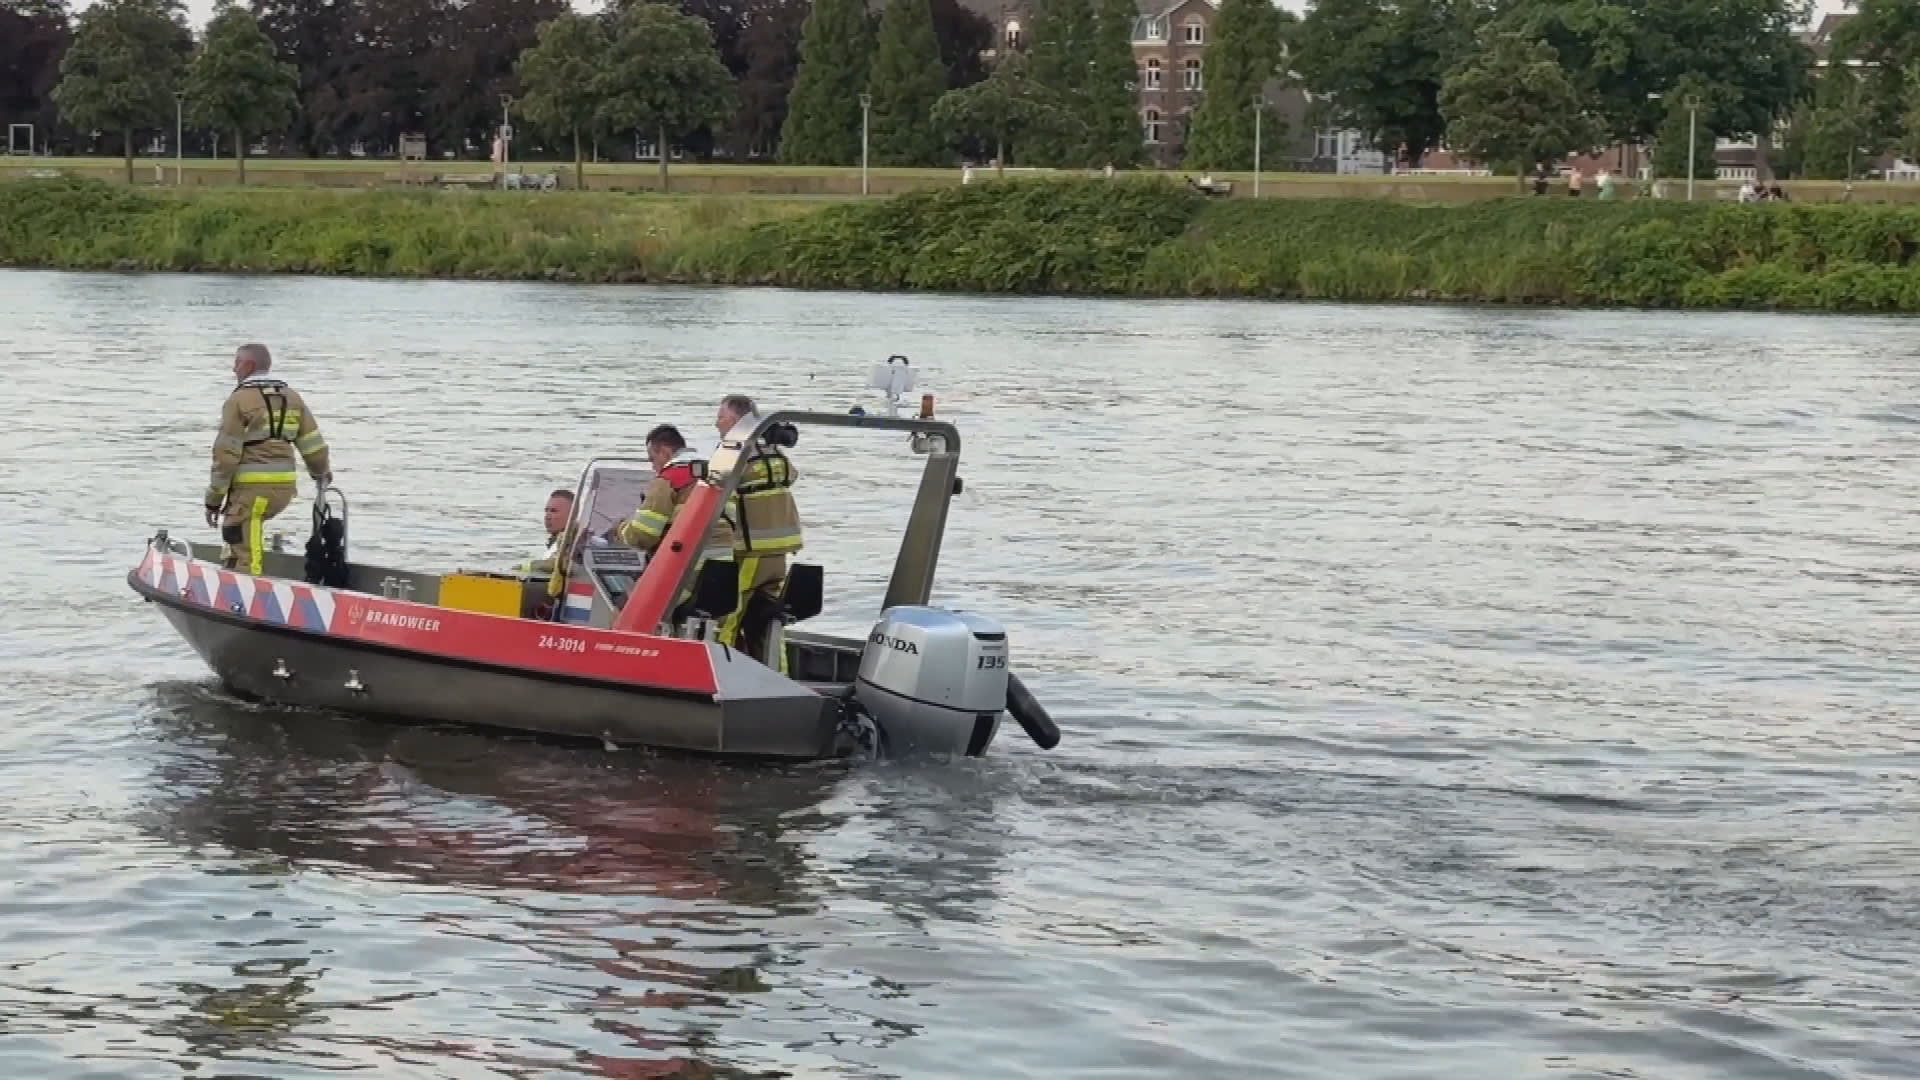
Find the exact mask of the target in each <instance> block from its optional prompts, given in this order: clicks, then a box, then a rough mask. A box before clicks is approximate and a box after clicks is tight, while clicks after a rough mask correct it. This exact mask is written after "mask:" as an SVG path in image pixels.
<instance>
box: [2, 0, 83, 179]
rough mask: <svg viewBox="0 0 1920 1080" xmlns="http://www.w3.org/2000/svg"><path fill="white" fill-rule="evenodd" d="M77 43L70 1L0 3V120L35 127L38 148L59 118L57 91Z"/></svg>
mask: <svg viewBox="0 0 1920 1080" xmlns="http://www.w3.org/2000/svg"><path fill="white" fill-rule="evenodd" d="M72 41H73V29H72V22H71V20H70V19H69V17H68V15H67V5H66V2H65V0H0V118H5V120H6V121H7V122H9V123H15V124H32V125H33V126H34V141H35V142H36V143H38V144H42V145H44V144H45V142H46V141H47V140H48V139H49V138H50V137H51V135H52V134H53V132H52V129H53V126H54V123H55V121H56V120H57V119H58V116H59V113H58V111H57V110H56V109H55V108H54V105H53V97H52V94H53V87H54V83H56V82H57V81H59V78H60V58H61V57H62V56H64V55H65V54H66V51H67V46H68V45H69V44H70V43H71V42H72ZM29 149H31V147H29Z"/></svg>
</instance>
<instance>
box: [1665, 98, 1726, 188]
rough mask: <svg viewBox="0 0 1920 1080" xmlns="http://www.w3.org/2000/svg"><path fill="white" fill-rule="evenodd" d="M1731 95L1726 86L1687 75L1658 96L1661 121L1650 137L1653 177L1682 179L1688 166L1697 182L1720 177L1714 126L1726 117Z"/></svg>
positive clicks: (1716, 131) (1717, 133)
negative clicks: (1691, 168)
mask: <svg viewBox="0 0 1920 1080" xmlns="http://www.w3.org/2000/svg"><path fill="white" fill-rule="evenodd" d="M1730 93H1731V92H1730V91H1729V90H1728V89H1727V88H1725V87H1720V86H1714V85H1712V84H1710V83H1708V82H1707V81H1706V80H1705V79H1702V78H1700V77H1699V76H1697V75H1690V76H1688V77H1686V78H1684V79H1681V80H1680V82H1679V84H1678V85H1676V86H1674V87H1673V89H1672V90H1670V91H1668V92H1667V93H1666V94H1664V95H1662V96H1661V98H1660V99H1659V100H1660V103H1661V104H1662V106H1663V109H1664V111H1663V113H1662V116H1663V119H1662V120H1661V122H1660V126H1659V127H1658V128H1657V129H1655V131H1654V138H1653V171H1654V174H1655V175H1657V176H1680V177H1684V176H1686V175H1687V167H1688V164H1689V163H1691V164H1692V167H1693V178H1694V179H1696V180H1711V179H1713V178H1714V177H1715V176H1718V175H1719V173H1720V164H1719V162H1718V161H1717V160H1716V159H1715V157H1714V147H1716V146H1717V145H1719V130H1718V129H1716V128H1715V127H1714V124H1715V123H1716V122H1720V119H1719V118H1720V117H1721V116H1723V115H1724V114H1725V110H1726V100H1727V98H1728V97H1729V96H1730ZM1689 138H1691V139H1692V151H1691V152H1689V151H1688V139H1689Z"/></svg>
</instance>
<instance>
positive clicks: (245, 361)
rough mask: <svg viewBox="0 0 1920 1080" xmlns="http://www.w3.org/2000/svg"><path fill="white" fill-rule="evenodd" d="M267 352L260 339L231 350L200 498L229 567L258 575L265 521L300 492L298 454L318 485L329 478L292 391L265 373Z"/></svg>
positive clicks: (323, 451) (269, 364)
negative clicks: (229, 388) (228, 388)
mask: <svg viewBox="0 0 1920 1080" xmlns="http://www.w3.org/2000/svg"><path fill="white" fill-rule="evenodd" d="M272 368H273V355H272V354H271V353H269V352H268V351H267V347H266V346H265V345H259V344H247V345H242V346H240V347H239V348H238V349H236V350H234V353H233V378H234V382H235V383H236V385H235V386H234V388H233V392H232V393H230V394H228V395H227V400H226V403H225V404H224V405H222V406H221V407H220V430H219V432H218V433H217V434H216V435H215V436H214V439H213V471H212V476H211V479H210V480H209V481H208V483H207V493H206V497H205V498H204V499H203V500H201V501H202V502H203V503H204V504H205V507H206V511H207V524H209V525H216V524H217V525H219V526H220V539H221V541H222V542H223V543H224V544H225V545H226V552H225V554H224V555H223V556H222V558H221V562H222V564H223V565H225V566H226V567H227V568H228V569H231V570H238V571H240V572H241V573H243V574H254V575H258V574H259V573H260V571H261V566H262V557H263V555H264V550H263V549H264V547H265V540H264V535H263V534H264V533H265V526H266V523H267V522H268V521H269V520H271V519H272V518H273V517H274V516H275V515H277V514H279V513H280V511H282V510H285V509H286V508H287V504H288V503H290V502H292V501H293V497H294V496H295V495H297V494H299V489H298V486H297V484H296V481H297V480H298V479H299V474H298V473H297V472H296V471H295V468H294V458H295V457H296V456H298V457H299V458H300V460H301V461H303V462H305V463H306V466H307V472H308V474H309V475H311V476H312V477H313V482H314V483H315V484H318V485H319V486H320V487H321V488H325V487H326V486H327V485H329V484H331V483H332V482H333V473H332V463H331V461H330V460H329V455H328V453H327V441H326V440H325V439H324V438H322V437H321V436H320V426H319V424H317V423H315V422H314V419H313V412H312V410H310V409H308V408H307V403H306V401H305V400H303V399H302V398H301V397H300V394H299V392H298V391H296V390H294V389H292V388H290V387H289V386H287V384H286V383H284V382H281V381H280V380H278V379H275V378H273V377H272V376H270V375H268V374H267V373H268V371H270V370H271V369H272Z"/></svg>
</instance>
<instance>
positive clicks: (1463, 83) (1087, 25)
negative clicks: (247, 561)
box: [0, 0, 1920, 175]
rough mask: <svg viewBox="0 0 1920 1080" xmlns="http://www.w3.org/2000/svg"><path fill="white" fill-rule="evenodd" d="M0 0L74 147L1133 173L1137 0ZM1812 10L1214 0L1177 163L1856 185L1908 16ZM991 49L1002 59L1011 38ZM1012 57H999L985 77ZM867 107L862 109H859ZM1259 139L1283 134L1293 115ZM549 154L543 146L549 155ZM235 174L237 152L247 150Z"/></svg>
mask: <svg viewBox="0 0 1920 1080" xmlns="http://www.w3.org/2000/svg"><path fill="white" fill-rule="evenodd" d="M65 2H66V0H0V116H4V118H6V119H9V120H12V119H15V118H19V119H22V120H25V121H27V122H32V123H34V124H36V125H37V126H38V128H39V130H40V131H41V132H43V133H51V135H52V139H53V141H54V143H55V145H61V146H62V147H63V148H66V147H74V148H86V147H88V146H89V145H90V144H91V141H92V137H93V133H95V132H105V133H111V134H115V135H118V136H119V137H120V141H121V143H122V144H123V148H124V150H125V152H126V153H128V155H129V160H130V155H131V149H132V143H133V136H134V134H135V133H136V132H140V131H146V130H153V129H161V130H164V129H166V128H167V127H169V126H170V125H169V122H170V121H171V120H172V119H173V107H174V105H175V97H176V93H178V94H179V101H180V103H181V105H182V106H183V108H184V109H185V112H186V116H187V118H188V119H189V121H190V122H191V123H192V124H193V125H194V126H195V127H196V128H198V129H204V130H211V131H219V132H223V133H227V134H231V135H233V136H234V138H235V139H236V140H237V145H241V146H244V145H245V140H246V139H248V138H254V137H260V136H264V137H267V138H268V140H269V141H270V142H274V143H277V144H278V147H277V148H278V149H279V150H280V151H281V152H291V153H296V154H311V155H326V154H339V153H343V152H348V151H349V149H350V148H352V147H355V146H359V147H362V148H364V149H365V150H366V151H367V152H369V153H374V154H381V153H390V152H391V151H392V150H393V148H394V147H395V146H396V144H397V143H398V140H399V136H400V135H401V134H402V133H404V132H423V133H424V134H425V135H426V136H427V138H428V140H429V143H430V144H431V145H433V146H434V147H435V148H436V149H445V150H452V151H453V152H455V153H457V154H483V153H485V152H486V151H487V149H488V148H489V147H490V144H491V136H492V133H493V131H494V129H495V127H496V125H498V124H499V123H500V121H501V118H502V109H503V106H504V104H505V103H504V102H503V100H502V99H503V98H511V99H512V101H513V102H514V104H513V111H514V112H515V113H516V114H517V115H516V119H524V120H525V121H527V124H526V128H528V129H530V130H526V131H523V132H522V133H519V134H518V135H517V137H516V139H515V150H516V151H517V152H520V156H525V153H524V151H527V150H533V151H536V152H538V151H541V150H546V151H552V152H557V153H558V154H560V155H564V156H569V157H574V158H575V159H576V160H578V159H579V158H581V157H584V156H586V153H587V150H588V148H589V147H592V146H595V145H596V144H598V145H599V147H600V150H601V154H600V156H603V157H620V156H623V149H624V148H623V146H622V140H624V139H627V138H630V137H631V136H632V135H633V134H634V133H635V132H636V131H637V132H638V133H640V135H641V136H642V137H643V138H646V139H648V140H649V141H654V142H656V143H657V144H658V145H659V146H660V148H661V151H662V153H661V157H662V161H663V167H664V160H665V149H666V147H667V146H668V144H669V143H673V144H677V145H679V146H680V147H682V148H684V149H685V150H686V151H688V152H690V153H692V154H694V155H695V156H706V155H709V154H713V153H716V152H718V153H724V154H726V155H727V156H730V157H732V158H734V159H745V158H749V157H752V156H761V155H774V154H777V156H778V158H779V159H780V160H782V161H786V162H792V163H797V164H823V165H826V164H834V165H846V164H852V163H854V162H856V161H858V160H859V155H860V147H861V142H860V138H861V127H862V120H863V117H864V118H865V119H866V121H867V125H868V130H869V146H870V149H871V156H872V160H873V162H874V163H875V164H879V165H901V166H935V165H943V164H946V163H949V162H951V161H952V160H953V158H954V156H955V153H956V152H957V151H968V150H983V151H986V152H993V153H995V156H996V157H997V158H999V159H1000V160H1002V161H1004V160H1006V156H1007V150H1008V147H1009V146H1010V145H1017V146H1018V149H1019V153H1020V156H1021V158H1022V160H1023V161H1025V162H1027V163H1029V164H1036V165H1055V166H1068V167H1098V166H1101V165H1113V166H1115V167H1120V168H1125V167H1128V166H1133V165H1137V164H1139V163H1140V162H1141V160H1142V157H1143V147H1142V130H1141V117H1140V100H1139V96H1138V80H1139V77H1140V75H1139V72H1138V69H1137V66H1136V62H1135V58H1134V54H1133V49H1132V45H1131V43H1130V38H1131V32H1132V29H1133V26H1134V22H1135V19H1136V15H1137V12H1138V6H1137V4H1136V2H1135V0H1033V3H1032V4H1031V8H1032V11H1031V16H1030V18H1029V19H1028V20H1027V25H1026V27H1025V29H1026V34H1025V38H1026V41H1027V42H1029V43H1030V44H1028V45H1026V46H1025V47H1024V48H1023V49H1020V50H1009V49H1007V48H1006V47H1005V44H1004V42H1000V41H997V39H996V33H995V28H994V27H993V26H992V25H990V24H989V23H987V22H986V20H984V19H983V18H981V17H980V16H978V15H976V14H974V13H972V12H970V11H968V10H966V9H965V8H964V7H962V6H960V2H959V0H884V2H883V3H880V5H879V7H878V10H877V11H876V10H875V9H874V7H873V5H872V4H870V3H869V0H674V2H672V3H671V4H669V3H666V2H664V0H658V2H657V0H614V2H613V3H612V4H611V5H610V6H609V7H608V9H607V10H606V11H605V12H603V13H602V14H598V15H581V14H576V13H574V12H573V11H572V9H571V7H570V5H569V4H568V2H567V0H252V3H251V7H250V8H242V7H238V6H235V5H233V4H231V3H230V2H229V3H228V5H227V6H224V7H223V8H222V9H221V10H220V11H219V12H218V13H217V14H216V15H215V16H214V18H213V20H212V22H211V23H210V24H209V25H208V27H207V29H206V32H205V34H204V35H203V36H202V37H201V39H200V40H199V41H197V42H196V41H195V40H194V35H193V34H192V33H191V32H190V30H189V28H188V26H187V24H186V20H185V16H184V12H183V10H182V8H181V6H180V0H100V2H98V3H96V4H95V5H94V6H93V7H91V8H89V9H88V10H87V11H86V12H85V13H84V14H82V15H81V16H80V17H79V18H78V19H77V20H74V19H72V18H70V17H69V14H68V12H67V9H66V7H65V6H64V5H65ZM1807 15H1808V8H1807V0H1311V3H1310V6H1309V8H1308V11H1307V14H1306V16H1305V17H1304V18H1301V19H1295V18H1294V17H1293V16H1292V15H1291V14H1289V13H1287V12H1285V11H1284V10H1281V9H1279V8H1277V7H1276V6H1274V5H1273V3H1271V0H1220V6H1219V9H1218V11H1217V13H1216V14H1215V16H1214V18H1213V21H1212V26H1211V29H1210V31H1209V35H1208V45H1207V47H1206V52H1205V68H1204V71H1205V92H1204V93H1203V94H1202V95H1201V96H1200V104H1199V105H1198V107H1197V108H1196V109H1195V110H1194V111H1193V112H1192V114H1191V115H1190V116H1171V115H1170V116H1168V117H1167V119H1168V120H1170V121H1174V122H1176V123H1177V125H1178V127H1177V129H1176V130H1177V132H1178V139H1179V141H1180V142H1181V143H1182V144H1183V147H1184V153H1185V161H1186V164H1187V165H1189V166H1191V167H1196V168H1208V169H1226V168H1245V167H1248V166H1250V165H1251V163H1252V155H1253V141H1254V139H1253V125H1254V121H1255V112H1256V110H1260V109H1265V108H1268V106H1266V105H1265V104H1263V103H1264V102H1266V101H1268V100H1270V97H1271V95H1270V93H1269V92H1270V91H1271V90H1272V89H1274V88H1275V87H1276V86H1278V85H1282V84H1285V83H1289V82H1291V83H1294V84H1297V85H1300V86H1303V87H1305V88H1307V89H1309V90H1311V91H1312V92H1314V93H1315V94H1316V95H1319V96H1321V97H1322V98H1323V101H1322V104H1321V105H1320V106H1319V108H1320V109H1321V110H1322V111H1323V113H1324V115H1321V116H1317V117H1316V118H1315V121H1316V123H1321V124H1325V125H1328V126H1334V125H1340V126H1351V127H1354V128H1357V129H1359V130H1360V131H1361V132H1362V133H1363V134H1365V135H1366V136H1367V137H1368V138H1369V139H1370V140H1371V141H1373V142H1374V143H1375V144H1376V145H1378V146H1381V147H1383V148H1387V149H1389V150H1390V151H1391V152H1394V153H1396V156H1399V157H1401V158H1403V159H1407V160H1413V161H1417V160H1419V158H1420V157H1421V156H1422V155H1423V154H1424V153H1426V152H1427V151H1429V150H1431V149H1433V148H1434V147H1436V146H1439V145H1442V144H1446V145H1449V146H1451V147H1452V148H1454V149H1456V150H1458V151H1463V152H1465V153H1468V154H1471V155H1472V156H1474V157H1477V158H1479V159H1481V160H1484V161H1488V162H1492V163H1495V164H1498V165H1501V166H1503V167H1507V168H1512V169H1516V170H1519V171H1526V170H1527V169H1529V168H1531V166H1533V165H1534V164H1535V163H1540V162H1547V161H1552V160H1555V159H1557V158H1560V157H1562V156H1563V155H1565V154H1566V153H1568V152H1572V151H1578V150H1582V149H1587V148H1590V147H1594V146H1598V145H1606V144H1610V143H1614V142H1627V143H1645V142H1649V141H1651V142H1652V143H1653V144H1654V146H1655V148H1656V152H1655V168H1656V171H1658V172H1659V173H1660V174H1662V175H1678V174H1679V173H1680V172H1682V171H1684V168H1685V163H1686V161H1687V158H1688V144H1687V137H1686V133H1687V131H1688V130H1689V128H1691V129H1692V130H1693V131H1694V134H1695V142H1694V151H1695V152H1694V154H1693V158H1694V161H1695V167H1696V169H1698V170H1700V171H1701V172H1702V173H1708V174H1710V171H1711V169H1712V167H1713V154H1712V146H1713V143H1714V140H1715V139H1716V137H1721V136H1727V137H1739V136H1756V135H1757V136H1760V137H1762V138H1763V139H1764V138H1765V137H1766V136H1769V135H1771V134H1773V133H1774V132H1776V131H1778V130H1780V129H1781V126H1782V122H1783V121H1786V122H1787V123H1786V125H1785V130H1786V133H1787V136H1788V138H1787V142H1786V145H1785V146H1784V147H1782V148H1780V153H1779V157H1778V159H1777V160H1778V163H1779V164H1781V165H1784V166H1785V167H1786V168H1787V169H1788V170H1789V171H1796V172H1801V173H1804V174H1810V175H1853V173H1854V172H1855V170H1856V168H1857V167H1858V166H1859V165H1860V164H1862V163H1864V162H1865V161H1867V160H1870V159H1871V158H1873V157H1875V156H1877V155H1878V154H1881V153H1883V152H1886V151H1889V150H1892V151H1896V152H1901V153H1902V154H1903V156H1906V157H1908V158H1909V159H1910V160H1911V159H1916V158H1920V0H1860V2H1859V4H1858V8H1857V13H1856V14H1855V16H1854V17H1853V18H1852V20H1851V21H1849V22H1848V23H1847V24H1845V26H1844V27H1843V29H1842V30H1841V31H1840V33H1839V34H1838V35H1836V37H1835V38H1834V40H1833V42H1832V43H1831V59H1832V60H1833V61H1834V62H1833V63H1832V64H1830V65H1827V66H1825V67H1820V68H1816V66H1815V64H1814V62H1813V61H1814V57H1813V55H1812V53H1811V51H1810V50H1809V48H1808V47H1807V45H1805V44H1804V43H1803V42H1802V41H1801V40H1800V38H1799V37H1798V36H1797V34H1796V33H1795V30H1796V27H1797V26H1798V25H1801V24H1803V23H1804V21H1805V18H1806V16H1807ZM996 46H999V47H998V48H996ZM989 56H991V57H992V60H991V62H989V60H988V59H987V58H988V57H989ZM863 102H864V104H863ZM1268 122H1269V123H1271V124H1272V125H1273V126H1272V127H1270V128H1269V129H1268V130H1269V132H1270V133H1272V134H1278V130H1279V126H1280V125H1279V123H1278V120H1277V118H1270V119H1269V121H1268ZM529 136H531V137H532V138H531V139H529ZM242 156H244V155H242Z"/></svg>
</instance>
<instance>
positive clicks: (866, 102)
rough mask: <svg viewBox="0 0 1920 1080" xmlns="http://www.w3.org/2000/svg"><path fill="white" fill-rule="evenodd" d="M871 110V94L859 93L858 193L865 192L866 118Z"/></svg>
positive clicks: (863, 193)
mask: <svg viewBox="0 0 1920 1080" xmlns="http://www.w3.org/2000/svg"><path fill="white" fill-rule="evenodd" d="M872 112H873V95H872V94H861V95H860V194H862V195H865V194H866V193H867V118H868V117H869V116H870V115H871V114H872Z"/></svg>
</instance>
